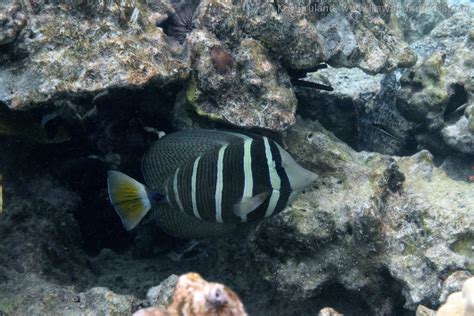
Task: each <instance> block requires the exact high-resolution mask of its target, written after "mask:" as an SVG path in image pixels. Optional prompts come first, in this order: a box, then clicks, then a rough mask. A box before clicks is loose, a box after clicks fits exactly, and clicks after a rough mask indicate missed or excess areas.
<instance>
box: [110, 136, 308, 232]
mask: <svg viewBox="0 0 474 316" xmlns="http://www.w3.org/2000/svg"><path fill="white" fill-rule="evenodd" d="M142 173H143V175H144V178H145V183H146V186H145V185H143V184H141V183H139V182H138V181H136V180H134V179H132V178H130V177H128V176H126V175H125V174H123V173H121V172H118V171H109V175H108V190H109V197H110V200H111V201H112V203H113V205H114V207H115V210H116V211H117V213H118V214H119V216H120V218H121V219H122V223H123V225H124V227H125V228H126V229H127V230H130V229H133V228H134V227H135V226H136V225H137V224H138V223H139V222H140V221H141V219H142V218H143V217H144V216H145V215H146V214H147V212H148V211H149V210H150V209H153V211H154V213H155V217H156V218H157V220H158V223H159V225H160V226H161V227H162V228H163V229H164V230H165V231H167V232H168V233H170V234H171V235H175V236H178V237H185V238H201V237H208V236H213V235H217V234H221V233H225V232H228V231H230V230H232V229H233V228H235V226H236V225H237V224H239V223H243V222H250V221H256V220H259V219H263V218H266V217H269V216H272V215H275V214H278V213H279V212H281V211H282V210H283V209H284V208H285V207H286V206H287V205H288V204H289V203H291V202H292V201H293V200H294V199H295V198H296V196H297V195H298V193H300V192H301V191H302V190H303V189H304V188H306V187H308V186H309V185H310V184H311V183H313V182H314V180H315V179H316V178H317V175H316V174H314V173H312V172H311V171H308V170H306V169H304V168H303V167H301V166H300V165H298V164H297V163H296V161H295V160H294V159H293V158H292V157H291V156H290V154H289V153H288V152H287V151H285V150H284V149H283V148H281V146H280V145H278V144H277V143H276V142H274V141H273V140H271V139H269V138H267V137H264V136H260V135H256V134H252V133H242V132H230V131H216V130H203V129H197V130H186V131H181V132H177V133H173V134H169V135H167V136H165V137H163V138H161V139H160V140H158V141H156V142H155V143H153V144H152V146H151V148H150V149H149V151H148V152H147V153H146V154H145V156H144V158H143V161H142Z"/></svg>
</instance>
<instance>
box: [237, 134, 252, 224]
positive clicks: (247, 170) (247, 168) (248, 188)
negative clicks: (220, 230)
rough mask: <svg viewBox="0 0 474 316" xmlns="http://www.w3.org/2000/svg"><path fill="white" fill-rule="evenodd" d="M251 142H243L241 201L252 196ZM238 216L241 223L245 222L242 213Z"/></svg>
mask: <svg viewBox="0 0 474 316" xmlns="http://www.w3.org/2000/svg"><path fill="white" fill-rule="evenodd" d="M252 142H253V140H252V139H250V140H246V141H245V142H244V166H243V167H244V193H243V194H242V200H244V199H245V198H249V197H252V195H253V174H252ZM240 216H241V219H242V222H246V221H247V214H246V213H242V214H241V215H240Z"/></svg>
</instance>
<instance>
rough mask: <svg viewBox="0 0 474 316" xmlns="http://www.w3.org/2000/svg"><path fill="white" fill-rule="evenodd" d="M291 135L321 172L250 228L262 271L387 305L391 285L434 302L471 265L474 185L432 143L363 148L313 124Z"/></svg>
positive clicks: (412, 301)
mask: <svg viewBox="0 0 474 316" xmlns="http://www.w3.org/2000/svg"><path fill="white" fill-rule="evenodd" d="M287 139H288V140H290V139H291V142H288V148H289V150H290V152H292V153H293V154H294V155H295V156H296V157H297V158H299V159H300V160H301V161H303V162H305V163H306V165H307V166H308V167H310V168H311V169H312V170H316V171H317V172H318V174H319V175H320V176H321V177H322V179H321V183H320V184H319V185H318V186H317V187H316V188H314V189H313V190H311V191H309V192H307V193H306V194H304V195H302V197H301V198H300V199H298V200H297V201H296V202H295V203H294V205H293V206H292V207H291V208H290V209H289V210H288V211H287V212H284V213H283V214H282V216H278V217H275V218H272V219H270V220H268V221H265V222H263V223H262V224H261V225H260V226H259V227H258V229H257V231H256V233H255V235H253V237H252V241H253V242H252V246H253V249H254V255H255V258H256V260H257V262H258V263H259V264H257V266H258V267H259V270H260V273H261V274H262V275H263V276H264V277H265V278H266V279H267V280H269V281H270V282H271V283H272V284H274V285H275V287H277V288H278V289H279V290H280V291H282V292H283V293H286V295H288V296H292V297H295V298H296V297H310V296H312V295H315V294H316V293H318V291H319V289H320V288H321V287H322V286H324V284H326V283H328V282H331V283H334V282H336V283H339V284H341V285H342V286H343V287H345V288H346V289H348V290H352V291H358V292H359V293H361V295H362V296H364V298H365V299H366V300H367V301H368V303H369V305H371V307H372V308H373V312H374V313H378V314H382V313H389V312H390V311H391V310H392V309H393V307H394V305H396V304H398V303H399V302H395V301H393V300H394V298H393V297H392V298H389V297H384V294H382V293H386V292H387V291H388V292H390V291H389V290H388V289H389V288H391V287H399V290H400V291H401V293H402V294H403V300H404V301H405V302H404V305H405V306H406V307H407V308H410V309H414V308H415V307H416V305H417V304H419V303H420V302H423V303H427V304H430V305H435V304H437V303H438V302H439V301H438V299H439V295H440V292H441V282H442V281H443V279H444V278H445V277H446V276H447V274H448V273H449V272H451V271H455V270H460V269H464V270H466V269H467V270H471V271H472V265H471V264H470V263H469V260H470V259H469V258H470V257H472V250H469V247H470V246H468V245H472V243H473V240H472V227H473V225H474V214H473V213H472V209H473V208H474V192H473V191H472V189H471V187H470V186H471V185H470V184H468V183H463V182H456V181H452V180H450V179H449V178H448V177H447V176H446V174H444V172H442V171H440V170H439V169H437V168H436V167H434V165H433V162H432V156H431V155H430V154H429V153H428V152H426V151H425V152H420V153H418V154H416V155H414V156H412V157H403V158H395V159H393V158H389V157H384V156H380V155H376V154H367V153H360V154H356V153H355V152H353V151H352V150H350V149H349V148H348V147H347V146H346V145H344V144H343V143H340V142H339V141H337V140H336V139H334V137H333V136H331V135H330V134H328V133H327V132H325V131H324V130H323V129H322V128H321V127H320V126H318V125H315V124H309V125H308V126H299V127H296V128H294V129H292V130H291V131H289V133H288V135H287ZM315 153H317V154H315ZM403 175H404V176H403ZM461 244H462V246H461ZM376 302H377V303H376Z"/></svg>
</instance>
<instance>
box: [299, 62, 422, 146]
mask: <svg viewBox="0 0 474 316" xmlns="http://www.w3.org/2000/svg"><path fill="white" fill-rule="evenodd" d="M308 77H309V79H310V80H311V81H313V82H319V83H324V84H328V85H330V86H332V87H334V88H335V90H334V91H331V92H327V91H320V90H315V89H309V88H304V87H298V88H297V89H296V96H297V98H298V101H299V109H298V112H299V113H300V114H301V115H302V116H303V117H308V118H312V119H318V120H319V121H320V122H321V123H322V124H323V125H324V127H326V128H327V129H329V130H330V131H331V132H333V133H334V134H335V135H336V136H337V137H338V138H340V139H341V140H343V141H344V142H346V143H347V144H349V145H351V146H352V147H353V148H355V149H357V150H359V151H361V150H365V151H376V152H380V153H384V154H392V155H402V154H410V153H412V152H413V151H414V149H415V146H414V145H413V143H414V139H413V131H414V128H415V124H414V123H412V122H409V121H407V120H406V119H405V118H404V117H403V116H402V115H401V113H400V112H399V111H398V109H397V107H396V93H397V88H398V86H399V84H398V82H397V74H396V73H394V72H391V73H388V74H385V75H375V76H372V75H369V74H365V73H363V72H362V71H361V70H359V69H357V68H353V69H347V68H339V69H334V68H328V69H323V70H319V71H318V72H315V73H312V74H311V75H309V76H308Z"/></svg>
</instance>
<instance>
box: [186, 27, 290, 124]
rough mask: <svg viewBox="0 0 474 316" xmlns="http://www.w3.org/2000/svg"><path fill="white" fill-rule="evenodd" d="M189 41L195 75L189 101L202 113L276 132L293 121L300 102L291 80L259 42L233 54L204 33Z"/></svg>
mask: <svg viewBox="0 0 474 316" xmlns="http://www.w3.org/2000/svg"><path fill="white" fill-rule="evenodd" d="M188 40H189V45H190V46H191V65H192V68H193V69H194V70H195V73H194V75H193V76H192V78H191V80H190V82H189V85H188V87H187V91H186V100H187V101H188V102H189V103H190V104H191V105H192V106H193V107H194V110H195V111H196V112H197V113H198V114H199V115H204V116H208V117H209V118H210V119H211V120H220V121H225V122H229V123H232V124H234V125H239V126H248V127H251V126H260V127H267V128H270V129H273V130H283V129H286V128H288V126H290V125H292V124H293V123H294V120H295V118H294V113H295V110H296V98H295V95H294V92H293V90H292V89H291V84H290V79H289V77H288V75H287V74H286V72H285V71H284V70H283V68H282V67H281V66H279V65H278V64H275V63H274V62H273V61H272V60H271V58H270V57H269V56H268V52H267V50H266V49H265V48H264V47H263V46H262V45H261V44H260V43H259V42H258V41H256V40H254V39H250V38H249V39H243V40H242V42H241V44H240V46H239V48H237V49H235V50H234V51H233V52H232V53H231V52H228V51H226V49H225V48H223V47H221V44H220V43H219V41H218V40H217V39H216V38H215V37H214V35H212V34H211V33H209V32H206V31H201V30H196V31H194V32H192V33H191V35H190V37H189V39H188ZM216 51H219V52H220V53H219V55H217V53H215V52H216ZM221 55H223V56H228V60H226V59H224V57H221ZM221 64H222V65H221ZM221 68H222V69H221ZM249 92H250V93H249Z"/></svg>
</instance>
